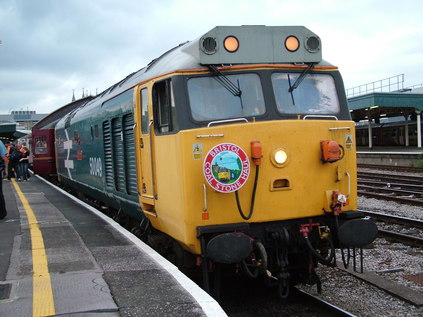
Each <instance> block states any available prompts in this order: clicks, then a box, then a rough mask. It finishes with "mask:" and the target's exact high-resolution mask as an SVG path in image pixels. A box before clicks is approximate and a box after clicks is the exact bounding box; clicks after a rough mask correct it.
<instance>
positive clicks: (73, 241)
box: [0, 176, 226, 317]
mask: <svg viewBox="0 0 423 317" xmlns="http://www.w3.org/2000/svg"><path fill="white" fill-rule="evenodd" d="M3 192H4V195H5V199H6V206H7V211H8V216H7V217H6V218H5V219H3V220H0V316H2V317H9V316H10V317H12V316H13V317H15V316H37V315H38V316H41V315H52V316H56V315H58V316H59V315H60V316H78V317H79V316H105V317H106V316H107V317H108V316H172V317H173V316H226V314H225V313H224V312H223V310H222V309H221V307H220V306H219V305H218V304H217V303H216V302H215V301H214V300H213V299H212V298H211V297H210V296H209V295H208V294H206V293H205V292H204V291H203V290H201V289H200V288H199V287H198V286H197V285H196V284H195V283H193V282H192V281H190V280H189V279H188V278H187V277H186V276H185V275H183V274H182V273H181V272H180V271H179V270H178V269H177V268H176V267H175V266H173V265H172V264H171V263H169V262H167V261H166V260H164V259H163V258H161V257H160V256H159V255H158V254H157V253H156V252H155V251H154V250H152V249H151V248H149V247H148V246H146V245H145V244H144V243H142V242H141V241H140V240H139V239H138V238H136V237H135V236H134V235H132V234H131V233H128V232H126V230H124V229H123V228H121V227H120V226H119V225H118V224H116V223H114V222H113V220H110V219H108V218H107V217H105V216H103V215H102V214H101V213H99V212H96V211H92V210H90V209H87V208H86V207H84V206H81V205H80V204H79V203H77V202H75V201H74V200H73V199H72V198H69V197H67V196H65V195H64V194H63V193H61V192H60V191H58V190H56V189H54V188H52V187H50V186H49V185H48V184H46V183H45V182H44V181H42V180H40V179H38V178H36V177H34V176H33V177H31V179H30V180H29V181H28V182H19V183H17V182H15V181H14V180H12V181H6V180H3ZM19 192H21V193H22V194H21V195H23V196H20V195H19ZM22 197H24V198H22ZM25 199H26V200H27V203H25ZM28 206H29V207H28ZM28 208H30V209H31V210H32V211H33V215H34V217H35V218H36V220H34V219H33V218H32V216H31V215H30V214H29V213H28ZM88 208H89V207H88ZM37 228H39V231H37ZM37 232H41V234H38V235H37ZM39 239H41V240H39ZM37 241H38V242H37ZM39 241H42V242H43V245H41V244H40V242H39ZM34 242H36V245H35V246H34ZM34 250H35V251H34ZM43 250H44V251H43ZM42 252H45V253H44V254H45V256H43V255H42V254H43V253H42ZM40 254H41V255H40ZM44 261H45V262H46V263H45V267H46V269H45V270H46V272H44V271H43V269H42V265H43V263H44ZM47 277H48V278H47ZM40 281H41V282H42V283H41V284H40V285H41V286H39V283H40ZM46 281H49V282H47V283H45V282H46ZM43 283H45V284H43ZM48 284H50V286H49V285H48ZM49 287H50V289H51V291H50V292H51V293H52V299H51V300H49V299H48V298H49V296H48V294H49V291H48V288H49ZM36 299H38V300H36ZM50 306H53V307H50ZM44 310H45V311H47V313H43V311H44Z"/></svg>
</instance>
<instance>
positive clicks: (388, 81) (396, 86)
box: [346, 74, 404, 98]
mask: <svg viewBox="0 0 423 317" xmlns="http://www.w3.org/2000/svg"><path fill="white" fill-rule="evenodd" d="M403 89H404V74H400V75H396V76H392V77H388V78H385V79H381V80H378V81H374V82H371V83H368V84H364V85H360V86H357V87H353V88H348V89H347V90H346V94H347V98H351V97H354V96H358V95H363V94H367V93H370V92H392V91H401V90H403Z"/></svg>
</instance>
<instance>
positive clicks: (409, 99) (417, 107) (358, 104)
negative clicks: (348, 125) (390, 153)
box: [348, 92, 423, 122]
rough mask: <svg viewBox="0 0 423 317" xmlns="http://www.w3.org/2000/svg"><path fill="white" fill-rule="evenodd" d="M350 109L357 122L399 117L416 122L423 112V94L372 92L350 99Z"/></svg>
mask: <svg viewBox="0 0 423 317" xmlns="http://www.w3.org/2000/svg"><path fill="white" fill-rule="evenodd" d="M348 107H349V109H350V112H351V117H352V119H353V120H354V121H356V122H358V121H360V120H365V119H369V118H371V119H378V118H381V117H398V116H404V117H408V116H411V119H412V120H413V119H414V120H415V116H416V115H417V113H421V112H423V93H409V92H404V93H403V92H372V93H368V94H364V95H360V96H356V97H351V98H349V99H348ZM416 111H417V112H416Z"/></svg>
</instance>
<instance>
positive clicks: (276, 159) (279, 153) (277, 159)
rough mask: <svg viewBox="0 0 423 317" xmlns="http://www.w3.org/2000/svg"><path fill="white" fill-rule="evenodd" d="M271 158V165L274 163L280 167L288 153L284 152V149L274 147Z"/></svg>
mask: <svg viewBox="0 0 423 317" xmlns="http://www.w3.org/2000/svg"><path fill="white" fill-rule="evenodd" d="M271 159H272V163H273V165H275V166H276V167H282V166H283V165H285V163H286V161H287V160H288V155H287V154H286V152H285V150H283V149H276V150H274V151H273V152H272V156H271Z"/></svg>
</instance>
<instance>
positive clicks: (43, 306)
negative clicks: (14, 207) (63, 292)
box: [12, 178, 56, 317]
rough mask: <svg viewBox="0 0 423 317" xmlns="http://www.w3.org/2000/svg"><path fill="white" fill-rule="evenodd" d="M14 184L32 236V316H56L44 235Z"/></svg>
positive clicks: (15, 185) (32, 212) (13, 181)
mask: <svg viewBox="0 0 423 317" xmlns="http://www.w3.org/2000/svg"><path fill="white" fill-rule="evenodd" d="M12 184H13V186H14V187H15V190H16V192H17V193H18V196H19V198H20V200H21V202H22V205H23V207H24V209H25V212H26V215H27V217H28V225H29V230H30V234H31V244H32V269H33V272H34V273H33V275H32V277H33V287H32V290H33V293H34V295H33V298H32V316H33V317H39V316H51V315H55V314H56V312H55V308H54V298H53V290H52V288H51V280H50V273H49V271H48V262H47V254H46V249H45V247H44V240H43V235H42V233H41V230H40V227H39V225H38V220H37V217H36V216H35V214H34V211H33V210H32V208H31V206H30V205H29V203H28V200H27V199H26V198H25V196H24V194H23V193H22V191H21V189H20V187H19V185H18V183H17V182H16V181H15V180H14V179H13V178H12Z"/></svg>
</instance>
